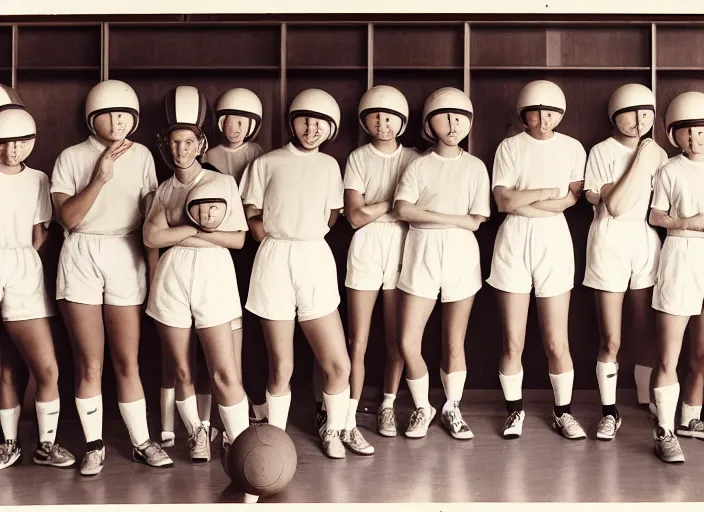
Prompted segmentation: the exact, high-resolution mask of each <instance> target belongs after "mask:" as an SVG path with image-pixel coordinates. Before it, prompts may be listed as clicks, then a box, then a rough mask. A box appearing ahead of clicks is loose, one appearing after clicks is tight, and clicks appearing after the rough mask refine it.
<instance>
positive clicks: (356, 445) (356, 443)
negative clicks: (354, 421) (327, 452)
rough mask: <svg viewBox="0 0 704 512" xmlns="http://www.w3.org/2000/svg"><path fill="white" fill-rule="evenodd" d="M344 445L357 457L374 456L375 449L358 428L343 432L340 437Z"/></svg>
mask: <svg viewBox="0 0 704 512" xmlns="http://www.w3.org/2000/svg"><path fill="white" fill-rule="evenodd" d="M340 437H341V439H342V444H343V445H345V446H346V447H347V448H349V449H350V451H351V452H352V453H356V454H357V455H374V447H373V446H372V445H370V444H369V443H368V442H367V440H366V439H364V436H363V435H362V433H361V432H360V431H359V429H358V428H357V427H354V428H353V429H352V430H343V431H342V434H341V435H340Z"/></svg>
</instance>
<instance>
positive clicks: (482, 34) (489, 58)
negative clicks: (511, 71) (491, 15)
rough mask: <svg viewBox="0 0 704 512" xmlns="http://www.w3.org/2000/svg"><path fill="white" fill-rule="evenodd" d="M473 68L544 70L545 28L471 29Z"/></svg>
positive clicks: (478, 27)
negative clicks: (527, 67)
mask: <svg viewBox="0 0 704 512" xmlns="http://www.w3.org/2000/svg"><path fill="white" fill-rule="evenodd" d="M470 42H471V46H470V48H471V52H470V59H471V60H470V69H471V67H472V66H544V65H545V27H480V26H477V27H471V28H470Z"/></svg>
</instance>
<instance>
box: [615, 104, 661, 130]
mask: <svg viewBox="0 0 704 512" xmlns="http://www.w3.org/2000/svg"><path fill="white" fill-rule="evenodd" d="M614 122H615V123H616V128H618V131H620V132H621V133H622V134H624V135H625V136H626V137H642V136H643V135H645V134H646V133H648V132H649V131H650V129H651V128H652V127H653V123H654V122H655V112H653V111H652V110H634V111H631V112H622V113H620V114H619V115H617V116H616V117H615V119H614Z"/></svg>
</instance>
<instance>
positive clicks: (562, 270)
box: [486, 215, 574, 297]
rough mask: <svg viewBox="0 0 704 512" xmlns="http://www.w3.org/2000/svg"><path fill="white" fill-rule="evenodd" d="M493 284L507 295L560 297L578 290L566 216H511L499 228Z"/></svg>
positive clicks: (488, 281) (488, 280)
mask: <svg viewBox="0 0 704 512" xmlns="http://www.w3.org/2000/svg"><path fill="white" fill-rule="evenodd" d="M486 282H487V283H488V284H489V285H491V286H492V287H494V288H496V289H497V290H501V291H503V292H507V293H530V291H531V287H532V288H535V296H536V297H557V296H559V295H562V294H563V293H566V292H568V291H570V290H571V289H572V288H574V249H573V247H572V235H570V230H569V227H568V226H567V221H566V220H565V217H564V215H555V216H554V217H541V218H528V217H521V216H520V215H508V216H507V217H506V219H505V220H504V222H503V223H502V224H501V227H500V228H499V232H498V233H497V235H496V241H495V242H494V254H493V255H492V258H491V274H490V275H489V279H487V281H486Z"/></svg>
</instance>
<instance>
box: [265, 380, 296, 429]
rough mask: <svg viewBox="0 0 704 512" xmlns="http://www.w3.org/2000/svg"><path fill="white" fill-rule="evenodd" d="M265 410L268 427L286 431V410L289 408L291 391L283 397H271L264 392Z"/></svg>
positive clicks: (267, 392)
mask: <svg viewBox="0 0 704 512" xmlns="http://www.w3.org/2000/svg"><path fill="white" fill-rule="evenodd" d="M266 408H267V410H268V411H269V425H274V426H275V427H279V428H280V429H281V430H286V423H287V422H288V410H289V409H290V408H291V390H289V391H288V392H287V393H286V394H283V395H278V396H276V395H272V394H271V393H269V390H268V389H267V390H266Z"/></svg>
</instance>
